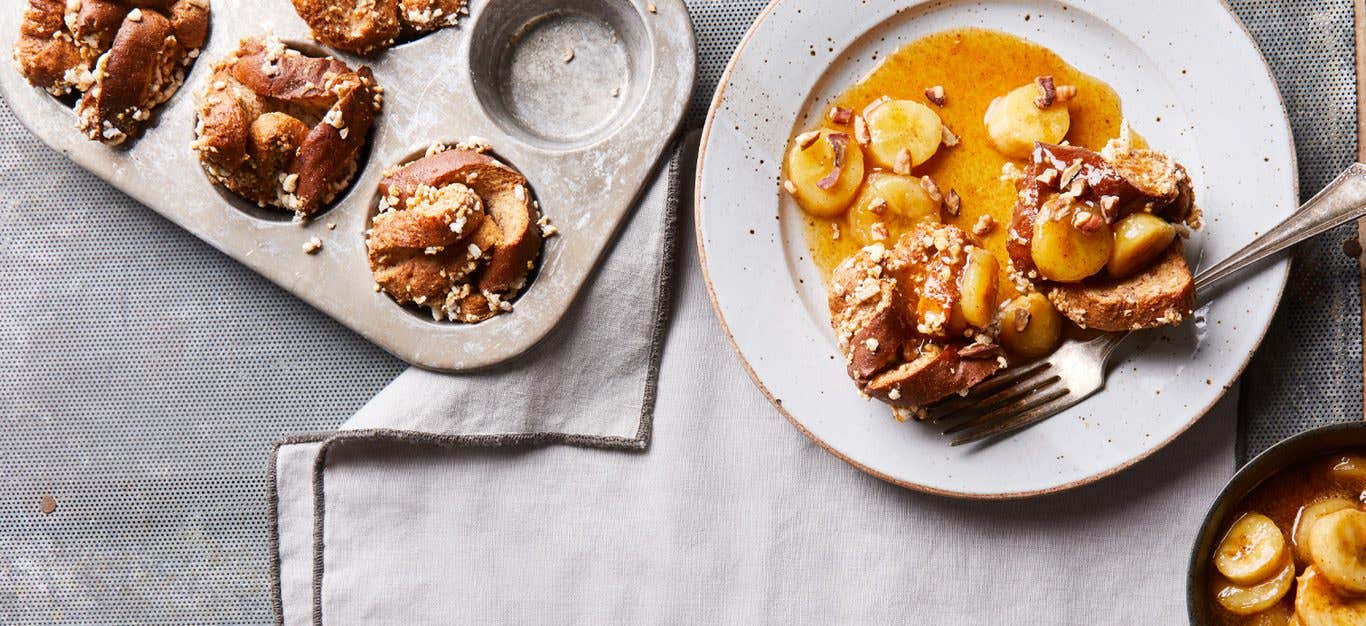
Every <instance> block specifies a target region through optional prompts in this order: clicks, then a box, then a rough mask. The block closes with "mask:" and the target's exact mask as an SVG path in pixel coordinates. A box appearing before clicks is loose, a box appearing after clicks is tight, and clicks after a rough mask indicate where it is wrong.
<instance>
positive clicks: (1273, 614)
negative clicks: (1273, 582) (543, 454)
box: [1243, 602, 1295, 626]
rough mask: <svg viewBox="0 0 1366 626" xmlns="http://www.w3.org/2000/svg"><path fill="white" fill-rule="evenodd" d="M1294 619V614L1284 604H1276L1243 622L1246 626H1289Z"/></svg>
mask: <svg viewBox="0 0 1366 626" xmlns="http://www.w3.org/2000/svg"><path fill="white" fill-rule="evenodd" d="M1293 619H1295V614H1294V612H1293V611H1291V610H1290V609H1289V608H1287V607H1286V606H1285V605H1284V604H1281V603H1279V602H1278V603H1276V604H1275V605H1273V606H1272V607H1271V608H1269V609H1267V610H1265V611H1262V612H1261V613H1258V614H1256V615H1254V616H1252V619H1250V620H1247V621H1246V622H1243V623H1244V624H1245V625H1246V626H1290V625H1291V624H1292V623H1293V622H1292V621H1291V620H1293Z"/></svg>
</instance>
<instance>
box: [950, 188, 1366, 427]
mask: <svg viewBox="0 0 1366 626" xmlns="http://www.w3.org/2000/svg"><path fill="white" fill-rule="evenodd" d="M1362 216H1366V165H1363V164H1361V163H1356V164H1354V165H1352V166H1351V167H1349V168H1347V170H1346V171H1344V172H1343V173H1342V174H1339V175H1338V177H1337V178H1336V179H1334V180H1333V182H1331V183H1329V184H1328V186H1327V187H1325V188H1324V189H1323V191H1320V192H1319V193H1318V194H1317V195H1315V196H1314V197H1313V198H1311V199H1310V200H1309V201H1308V202H1306V203H1305V204H1304V206H1302V207H1301V208H1300V210H1299V211H1298V212H1296V213H1295V214H1294V215H1292V216H1290V217H1289V218H1287V219H1286V220H1285V221H1283V222H1281V223H1280V224H1277V225H1276V226H1275V227H1273V228H1272V229H1271V230H1270V231H1268V232H1267V233H1266V234H1264V235H1262V236H1260V237H1258V238H1256V239H1255V240H1253V241H1252V243H1249V244H1248V245H1247V246H1246V247H1244V248H1243V249H1241V250H1239V251H1237V252H1235V253H1233V254H1232V255H1230V256H1229V257H1228V258H1227V259H1225V260H1223V261H1222V262H1220V263H1219V264H1217V265H1215V266H1213V267H1210V268H1208V269H1206V270H1204V271H1202V272H1200V273H1199V274H1198V275H1197V276H1196V277H1195V293H1196V294H1197V295H1198V297H1200V299H1201V300H1202V301H1207V300H1208V299H1209V296H1210V295H1211V293H1210V291H1211V290H1213V289H1215V288H1217V287H1220V286H1221V285H1224V284H1225V283H1226V281H1227V279H1228V278H1229V277H1231V276H1233V275H1235V274H1238V273H1239V272H1241V271H1242V270H1244V269H1246V268H1248V267H1250V266H1252V265H1254V264H1257V263H1258V262H1260V261H1263V260H1265V259H1266V258H1268V257H1270V256H1272V255H1275V254H1277V253H1279V252H1281V251H1283V250H1285V249H1287V248H1289V247H1291V246H1293V245H1295V244H1297V243H1300V242H1301V241H1304V240H1306V239H1311V238H1313V237H1316V236H1318V235H1321V234H1323V233H1324V232H1326V231H1329V230H1331V229H1333V228H1335V227H1338V226H1341V225H1343V224H1345V223H1347V222H1350V221H1352V220H1355V219H1358V218H1361V217H1362ZM1131 334H1133V333H1107V334H1104V335H1101V336H1099V337H1096V338H1094V339H1089V340H1084V341H1083V340H1076V339H1073V340H1069V341H1067V342H1065V343H1064V344H1063V345H1062V346H1061V347H1059V348H1058V350H1057V351H1056V352H1054V353H1053V355H1052V356H1050V357H1048V358H1047V359H1044V360H1041V361H1036V362H1034V363H1028V364H1025V365H1022V366H1020V367H1015V368H1011V369H1008V370H1005V371H1003V372H1001V373H1000V374H997V375H996V376H993V377H992V378H989V379H987V380H986V381H984V382H982V383H981V384H979V385H977V386H975V387H973V388H972V389H971V390H969V391H968V393H966V394H964V395H961V396H951V397H949V398H948V399H945V400H941V401H939V402H937V403H935V404H932V405H930V406H929V407H927V411H928V419H930V420H932V421H934V422H935V423H941V424H943V423H948V422H957V423H956V424H953V425H952V426H951V427H950V428H948V429H947V430H945V431H944V434H946V435H951V434H957V435H958V436H957V437H956V438H955V439H954V440H953V445H955V446H961V445H963V444H967V443H972V442H975V441H981V440H983V439H988V438H1001V437H1004V436H1006V435H1010V434H1012V433H1015V432H1018V431H1020V430H1023V429H1025V428H1028V427H1029V426H1032V425H1034V424H1037V423H1039V422H1042V421H1043V420H1046V419H1048V418H1050V417H1052V416H1054V415H1056V414H1058V413H1059V412H1062V411H1064V410H1066V409H1068V408H1071V407H1073V406H1075V405H1076V404H1078V403H1080V402H1081V401H1082V400H1085V399H1086V398H1088V397H1090V396H1091V395H1092V394H1094V393H1096V392H1097V391H1100V390H1101V389H1104V388H1105V375H1106V363H1107V361H1108V360H1109V358H1110V355H1111V354H1113V353H1114V351H1115V347H1116V346H1118V345H1119V344H1120V343H1122V342H1123V341H1124V340H1125V339H1126V338H1127V337H1128V336H1129V335H1131Z"/></svg>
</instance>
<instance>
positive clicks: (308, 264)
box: [0, 0, 695, 371]
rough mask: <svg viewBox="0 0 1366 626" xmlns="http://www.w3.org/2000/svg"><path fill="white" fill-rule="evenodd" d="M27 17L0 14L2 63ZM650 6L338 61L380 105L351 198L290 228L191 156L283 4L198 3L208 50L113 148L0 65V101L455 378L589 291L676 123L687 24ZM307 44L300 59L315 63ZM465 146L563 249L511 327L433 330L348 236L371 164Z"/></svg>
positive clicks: (478, 18)
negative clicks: (143, 124)
mask: <svg viewBox="0 0 1366 626" xmlns="http://www.w3.org/2000/svg"><path fill="white" fill-rule="evenodd" d="M27 4H28V3H27V2H25V1H22V0H13V1H11V2H6V3H5V4H4V7H3V8H0V50H3V51H4V54H5V55H6V58H8V55H9V51H10V50H11V49H12V47H13V45H14V41H15V39H16V38H17V36H18V34H19V23H20V21H21V18H22V16H23V12H24V8H25V7H26V6H27ZM652 5H653V6H654V10H653V11H650V10H647V8H646V4H645V3H643V2H633V1H632V0H471V2H470V7H471V11H472V13H471V15H469V16H467V17H466V18H465V19H463V20H461V24H460V25H459V26H458V27H456V28H449V29H445V30H442V31H439V32H436V33H433V34H431V35H429V36H427V37H424V38H422V39H418V40H416V41H412V42H409V43H405V44H401V45H399V46H396V47H394V48H393V49H391V50H388V51H386V52H382V53H380V54H378V55H376V56H375V57H373V58H368V59H362V58H358V57H355V56H352V55H346V54H337V55H336V56H337V57H338V58H341V59H342V60H345V61H346V62H347V63H350V64H351V65H352V66H353V67H354V66H357V65H360V64H365V65H369V66H370V67H371V68H372V69H373V70H374V72H375V78H376V79H377V80H378V82H379V83H380V84H381V85H382V86H384V89H385V93H384V96H385V99H384V110H383V111H382V112H381V113H380V115H379V117H378V118H377V120H376V122H375V129H374V131H372V133H371V138H370V146H371V147H370V151H369V159H368V161H367V162H365V163H364V164H362V169H361V170H360V172H359V173H358V174H357V176H356V180H355V182H354V183H353V184H352V186H351V188H350V189H349V190H348V191H347V192H344V193H343V194H342V195H341V196H340V197H339V198H338V199H337V200H336V201H335V202H334V203H333V205H332V206H331V208H329V209H328V210H327V211H326V212H324V213H321V214H320V215H318V216H317V217H315V218H314V220H313V221H312V222H311V223H309V224H307V225H304V226H302V227H301V226H299V225H296V224H291V223H290V220H289V216H288V215H285V214H283V213H280V212H276V211H273V210H269V209H259V208H257V207H255V206H254V205H251V204H249V203H247V202H244V201H242V200H240V199H239V198H236V197H235V196H233V195H231V194H229V193H227V192H225V191H221V190H220V189H219V188H218V187H216V186H214V185H213V184H212V183H210V181H209V180H208V178H207V177H206V176H205V175H204V173H203V171H202V169H201V168H200V166H199V163H198V161H197V160H196V158H195V155H194V153H193V151H192V150H191V149H190V142H191V141H192V140H193V139H194V125H195V110H194V93H195V92H197V91H199V90H201V89H202V88H203V86H204V81H206V80H207V79H208V76H209V74H210V73H211V71H212V70H211V66H212V64H213V63H214V62H215V61H217V60H219V59H221V58H223V56H224V55H226V54H227V53H228V52H230V51H232V50H234V49H235V48H236V47H237V42H238V41H239V40H240V39H241V38H243V37H247V36H253V35H259V34H264V33H266V32H274V33H275V34H277V35H279V37H280V38H281V39H283V40H285V41H286V42H288V43H295V42H302V43H303V44H305V46H307V45H308V44H309V42H308V28H307V27H306V26H305V25H304V23H303V21H302V20H301V19H299V17H298V16H297V15H296V14H295V12H294V8H293V6H292V5H291V3H290V2H289V0H213V2H212V7H213V8H212V16H211V28H210V38H209V42H208V44H207V46H206V47H205V49H204V51H203V53H202V54H201V55H200V58H199V61H198V62H197V63H196V64H195V66H194V70H193V72H192V73H191V74H190V76H189V77H188V78H187V79H186V81H185V86H184V87H182V88H181V90H180V92H179V93H177V94H176V95H175V96H174V97H173V98H172V99H171V100H170V101H169V102H168V103H167V104H166V105H165V106H163V107H161V108H160V109H158V111H157V112H156V115H155V117H154V118H153V119H154V123H153V126H152V127H151V128H149V129H148V130H147V132H146V134H145V135H144V136H143V137H142V138H141V139H138V140H137V141H136V142H132V143H131V144H130V145H129V146H127V147H125V148H108V147H105V146H102V145H100V144H97V143H94V142H91V141H88V140H86V139H85V137H84V136H82V135H81V134H80V132H78V131H77V130H76V128H75V115H74V114H73V113H72V112H71V109H70V108H69V107H66V106H64V105H63V104H61V103H60V102H58V101H57V100H55V99H54V98H51V97H50V96H48V95H47V94H46V93H45V92H43V91H41V90H39V89H36V88H34V87H31V86H30V85H28V83H27V82H25V81H24V79H23V77H22V76H20V75H19V73H18V72H17V71H16V70H15V69H14V68H13V67H11V65H10V64H9V63H5V64H4V66H3V67H0V94H3V95H4V97H5V99H6V100H7V101H8V102H9V103H10V106H11V107H12V108H13V109H14V112H15V115H16V116H18V118H19V120H20V121H21V122H23V123H24V125H25V126H27V127H28V128H29V129H30V130H31V131H33V133H34V134H35V135H37V136H38V137H39V138H40V139H42V140H43V142H44V143H46V144H48V145H50V146H52V147H53V148H55V149H57V150H60V151H61V152H62V153H63V154H65V155H67V156H68V157H70V158H71V159H72V160H73V161H75V162H76V163H78V164H80V165H81V166H82V167H84V168H86V169H87V170H90V171H91V172H93V173H95V174H96V175H98V176H99V177H101V178H103V179H104V180H106V181H109V182H110V183H111V184H113V185H114V186H115V187H117V188H119V189H120V190H122V191H124V192H125V193H127V194H129V195H130V196H132V197H134V198H136V199H137V200H138V201H140V202H142V203H143V204H146V205H147V206H149V207H151V208H152V209H154V210H156V211H157V212H159V213H161V214H162V215H164V216H166V217H167V218H168V219H171V220H172V221H174V222H176V223H177V224H179V225H180V226H182V227H183V228H185V229H186V230H188V231H190V232H192V233H194V234H195V235H196V236H198V237H199V238H201V239H203V240H205V241H207V242H208V243H210V244H212V245H213V246H214V247H216V248H218V249H220V250H222V251H223V252H224V253H226V254H228V255H229V256H232V257H233V258H235V259H237V260H238V261H240V262H241V263H243V264H245V265H247V266H248V267H250V268H252V269H253V270H255V271H256V272H258V273H260V274H261V275H263V276H265V277H266V278H268V279H270V280H271V281H273V282H274V283H276V284H278V285H280V286H281V287H283V288H284V289H286V290H288V291H290V292H291V293H293V294H295V295H296V296H298V297H299V298H302V299H303V300H305V301H307V302H308V303H309V304H311V305H313V306H314V307H316V308H318V309H319V310H321V311H322V312H324V313H326V314H328V315H330V316H332V317H334V318H336V319H337V320H338V321H340V322H342V323H343V324H346V325H347V326H348V327H350V328H351V329H353V330H355V331H356V332H358V333H360V334H361V335H363V336H365V337H366V338H367V339H369V340H370V341H372V342H374V343H375V344H376V345H379V346H380V347H382V348H384V349H385V350H388V351H389V352H391V353H393V354H394V355H395V356H398V357H399V358H402V359H404V360H405V361H408V362H410V363H413V364H415V365H420V366H423V367H427V368H431V369H436V370H444V371H463V370H470V369H476V368H482V367H487V366H491V365H494V364H497V363H499V362H502V361H506V360H508V359H511V358H513V357H515V356H517V355H519V354H521V353H523V352H525V351H526V350H528V349H530V348H531V347H532V346H534V345H535V344H536V343H537V342H538V341H540V340H541V338H542V337H544V336H545V335H546V334H547V333H548V332H550V330H551V329H552V328H553V327H554V326H555V324H556V323H557V322H558V321H559V320H560V318H561V317H562V316H563V315H564V313H565V312H566V311H567V310H568V308H569V306H570V304H571V303H572V302H573V300H574V297H575V296H576V295H577V294H578V292H579V289H580V288H581V287H583V285H584V284H585V283H586V282H587V281H588V280H590V277H591V274H592V272H593V269H594V266H595V265H596V263H597V259H598V257H599V256H600V255H601V254H602V252H603V251H604V250H605V249H606V248H607V245H608V244H609V243H610V242H611V239H612V236H613V234H614V233H615V232H616V230H617V227H618V226H619V225H620V224H622V223H623V220H624V218H625V217H626V216H627V215H628V214H629V212H630V210H631V209H632V208H633V207H634V206H635V202H636V197H637V195H638V194H639V193H640V191H641V190H642V188H643V187H644V185H645V183H646V182H647V180H648V179H649V177H650V173H651V171H652V170H653V169H654V166H655V163H656V162H657V161H658V160H659V158H660V156H661V155H662V153H663V151H664V150H665V149H666V148H667V147H668V144H669V141H670V140H671V138H672V136H673V135H674V132H675V130H676V129H677V127H678V125H679V123H680V122H681V120H682V117H683V110H684V107H685V106H686V105H687V102H688V98H689V96H690V95H691V93H692V84H693V77H694V74H695V43H694V41H693V33H692V22H691V20H690V19H689V18H688V12H687V8H686V7H685V6H684V4H683V0H656V1H655V2H654V3H652ZM312 48H313V49H312V50H310V49H309V47H303V49H304V50H305V51H308V52H315V51H317V50H319V49H321V50H322V51H324V52H325V51H326V48H322V47H320V46H312ZM571 48H572V49H573V50H574V51H575V54H574V55H573V61H572V63H568V62H565V60H564V54H565V51H566V49H571ZM469 137H483V138H486V139H488V140H490V143H491V144H492V145H493V149H494V151H495V152H496V154H497V155H498V157H499V158H501V159H503V160H505V161H507V162H508V163H510V164H511V165H513V166H514V167H516V168H518V169H520V170H521V171H522V173H523V174H525V175H526V177H527V179H528V181H529V182H530V185H531V188H532V190H533V191H534V193H535V194H536V196H537V198H538V200H539V201H540V203H541V207H542V210H543V212H544V213H545V215H547V216H549V217H550V218H551V219H552V220H553V223H554V224H555V225H556V226H557V227H558V228H559V230H560V233H561V236H560V237H557V238H553V239H550V240H549V241H548V242H547V243H546V247H545V250H544V254H543V256H542V259H541V264H540V267H539V270H538V274H537V277H536V279H535V281H534V282H532V284H531V286H530V287H528V288H527V291H526V293H524V294H523V295H522V296H521V298H520V299H519V300H518V301H517V304H516V310H515V311H514V312H513V313H512V314H508V315H500V316H497V317H495V318H493V319H491V320H489V321H487V322H483V323H480V324H452V323H445V322H433V321H432V319H431V316H430V315H429V314H425V315H424V314H422V313H419V312H418V311H417V310H416V309H410V308H405V307H401V306H399V305H397V304H395V303H394V302H393V301H392V300H391V299H389V297H388V296H386V295H384V294H381V293H376V292H375V291H374V280H373V279H372V278H371V275H370V270H369V267H368V263H367V260H366V254H365V242H364V231H365V229H366V225H367V223H368V220H369V217H370V215H371V212H372V210H373V208H374V206H375V205H376V203H377V198H376V187H377V184H378V182H379V179H380V178H381V173H382V172H383V171H384V169H385V168H387V167H389V166H391V165H394V164H397V163H400V162H404V161H406V160H409V159H411V158H413V157H414V156H418V155H420V154H421V153H422V150H423V149H424V148H425V147H426V146H428V145H430V144H431V143H432V142H436V141H440V142H446V143H454V142H456V141H459V140H462V139H466V138H469ZM54 192H58V193H60V190H57V189H54ZM329 224H335V225H336V228H335V229H329V228H328V225H329ZM313 237H317V238H318V239H319V240H321V241H322V243H323V248H322V249H321V250H320V251H319V252H318V253H317V254H315V255H311V256H310V255H306V254H304V253H303V251H302V246H303V244H304V243H305V242H307V241H308V240H309V239H311V238H313ZM148 254H156V251H155V250H149V251H148Z"/></svg>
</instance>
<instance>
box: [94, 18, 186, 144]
mask: <svg viewBox="0 0 1366 626" xmlns="http://www.w3.org/2000/svg"><path fill="white" fill-rule="evenodd" d="M178 49H179V46H178V44H177V43H176V38H175V36H174V31H173V30H172V29H171V21H170V20H169V19H167V18H166V17H164V16H162V15H161V14H160V13H156V12H154V11H143V10H141V9H134V10H133V11H132V12H129V14H128V15H127V16H125V17H124V19H123V25H122V26H120V27H119V31H118V34H117V35H115V36H114V43H113V45H112V46H111V47H110V48H109V52H108V54H106V55H105V56H103V57H101V58H100V61H99V64H98V65H96V67H95V72H94V74H95V84H94V86H93V87H91V88H90V90H89V91H86V92H85V95H84V96H83V97H82V98H81V101H80V103H79V104H77V105H76V117H77V118H78V119H79V120H80V124H81V130H83V131H85V134H86V136H88V137H90V138H91V139H97V140H100V141H104V142H106V143H115V144H117V143H122V142H123V141H124V140H125V139H127V138H128V137H131V136H133V135H135V134H136V133H137V132H138V129H139V128H140V126H141V124H142V122H144V121H146V120H147V119H149V118H150V117H151V112H152V109H153V108H155V107H156V106H157V105H160V104H161V103H162V102H165V101H166V99H167V98H170V95H171V94H173V93H175V91H176V90H177V89H179V87H180V84H181V83H182V82H184V80H185V74H184V73H183V72H182V71H181V70H180V68H179V62H178V59H177V56H176V52H177V50H178Z"/></svg>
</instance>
